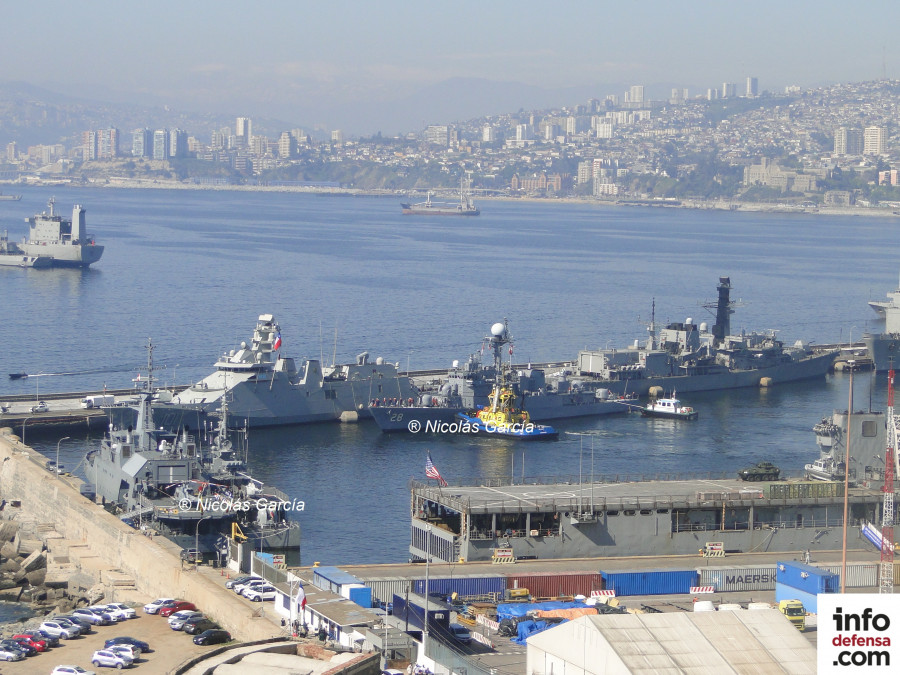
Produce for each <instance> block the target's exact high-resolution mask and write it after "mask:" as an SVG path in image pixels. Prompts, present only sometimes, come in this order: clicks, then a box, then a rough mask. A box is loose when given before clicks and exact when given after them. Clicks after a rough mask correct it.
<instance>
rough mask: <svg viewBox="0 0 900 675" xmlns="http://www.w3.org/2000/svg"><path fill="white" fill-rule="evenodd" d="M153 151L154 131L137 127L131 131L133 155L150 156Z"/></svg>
mask: <svg viewBox="0 0 900 675" xmlns="http://www.w3.org/2000/svg"><path fill="white" fill-rule="evenodd" d="M152 152H153V132H151V131H150V130H149V129H135V130H134V131H132V132H131V156H132V157H149V156H150V155H151V153H152Z"/></svg>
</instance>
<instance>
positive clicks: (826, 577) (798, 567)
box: [775, 560, 841, 595]
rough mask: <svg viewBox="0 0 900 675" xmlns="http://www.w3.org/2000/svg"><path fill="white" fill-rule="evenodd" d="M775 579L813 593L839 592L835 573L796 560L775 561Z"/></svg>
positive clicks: (837, 578) (839, 582) (838, 581)
mask: <svg viewBox="0 0 900 675" xmlns="http://www.w3.org/2000/svg"><path fill="white" fill-rule="evenodd" d="M775 567H776V568H777V569H776V570H775V581H776V582H777V583H779V584H784V585H786V586H790V587H791V588H796V589H798V590H801V591H805V592H807V593H812V594H813V595H815V594H817V593H840V591H841V580H840V578H839V577H838V575H837V574H833V573H832V572H829V571H828V570H823V569H821V568H820V567H813V566H812V565H807V564H805V563H802V562H797V561H796V560H785V561H780V562H777V563H775Z"/></svg>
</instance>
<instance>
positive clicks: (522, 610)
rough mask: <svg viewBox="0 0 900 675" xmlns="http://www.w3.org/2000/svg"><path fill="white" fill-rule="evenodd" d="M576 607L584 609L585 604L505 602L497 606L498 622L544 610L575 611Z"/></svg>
mask: <svg viewBox="0 0 900 675" xmlns="http://www.w3.org/2000/svg"><path fill="white" fill-rule="evenodd" d="M575 607H584V603H583V602H559V601H558V600H550V601H548V602H505V603H502V604H499V605H497V621H500V620H501V619H518V618H521V617H523V616H525V615H526V614H528V613H529V612H536V611H538V610H542V609H573V608H575Z"/></svg>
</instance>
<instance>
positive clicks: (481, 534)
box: [469, 528, 559, 541]
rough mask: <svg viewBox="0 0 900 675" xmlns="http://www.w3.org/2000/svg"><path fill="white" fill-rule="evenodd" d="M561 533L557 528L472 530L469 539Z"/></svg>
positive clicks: (548, 535) (552, 535) (517, 537)
mask: <svg viewBox="0 0 900 675" xmlns="http://www.w3.org/2000/svg"><path fill="white" fill-rule="evenodd" d="M558 533H559V530H557V529H537V528H535V529H532V530H513V529H508V530H497V531H496V532H494V531H493V530H472V531H471V532H470V533H469V541H492V540H494V539H521V538H524V537H554V536H556V535H557V534H558Z"/></svg>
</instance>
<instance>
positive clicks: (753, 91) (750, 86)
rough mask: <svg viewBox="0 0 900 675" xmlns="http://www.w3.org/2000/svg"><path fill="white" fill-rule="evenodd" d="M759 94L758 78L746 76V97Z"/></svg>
mask: <svg viewBox="0 0 900 675" xmlns="http://www.w3.org/2000/svg"><path fill="white" fill-rule="evenodd" d="M757 96H759V80H758V79H756V78H755V77H748V78H747V98H755V97H757Z"/></svg>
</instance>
